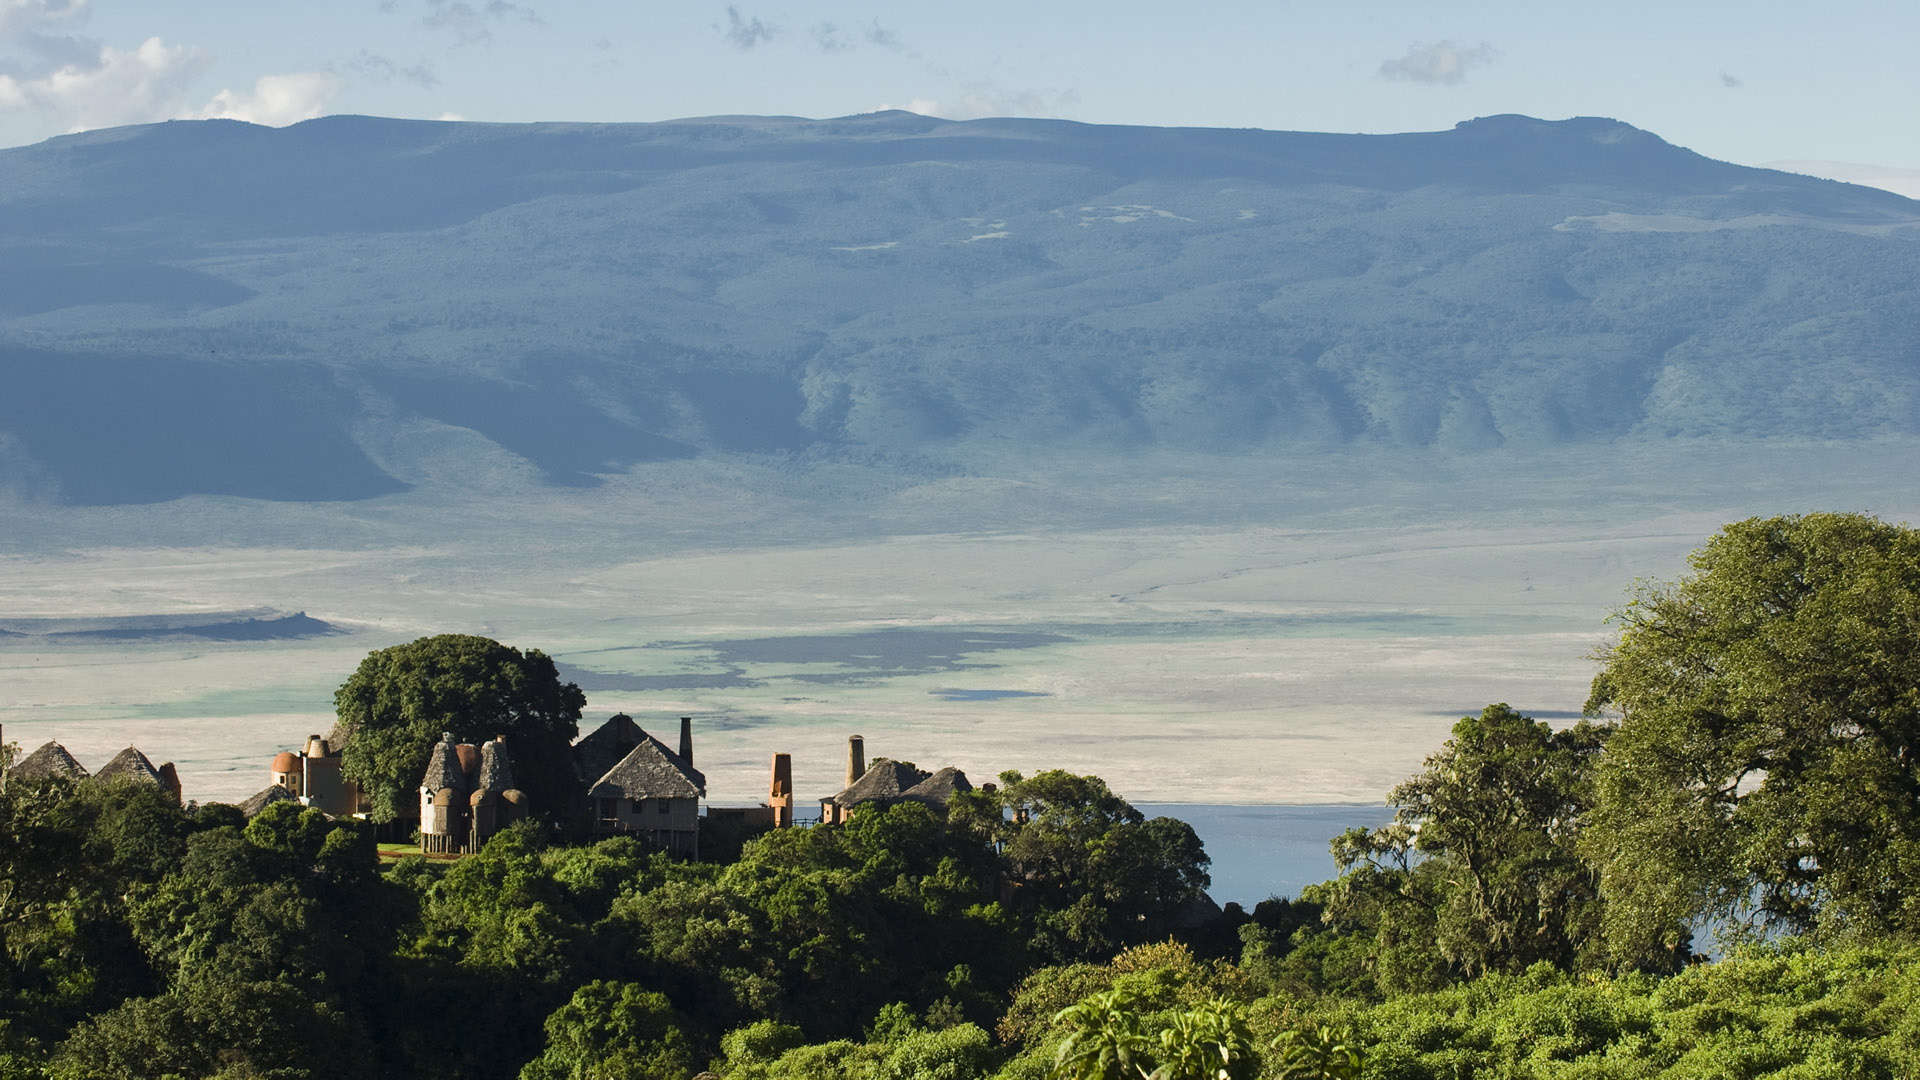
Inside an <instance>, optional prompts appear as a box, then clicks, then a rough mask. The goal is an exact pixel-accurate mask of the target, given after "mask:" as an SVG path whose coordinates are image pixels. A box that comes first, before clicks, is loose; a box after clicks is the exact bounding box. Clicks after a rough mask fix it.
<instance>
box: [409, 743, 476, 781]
mask: <svg viewBox="0 0 1920 1080" xmlns="http://www.w3.org/2000/svg"><path fill="white" fill-rule="evenodd" d="M420 786H421V787H422V788H425V789H426V790H428V791H443V790H445V789H447V788H452V789H453V790H455V791H465V790H467V772H466V770H465V769H462V768H461V767H460V755H459V754H458V753H456V752H455V750H454V746H453V743H451V742H448V741H447V740H445V739H442V740H440V741H439V742H437V743H434V744H433V753H431V754H429V755H427V775H425V776H423V777H421V778H420Z"/></svg>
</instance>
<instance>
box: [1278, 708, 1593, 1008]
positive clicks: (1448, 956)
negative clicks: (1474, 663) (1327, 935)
mask: <svg viewBox="0 0 1920 1080" xmlns="http://www.w3.org/2000/svg"><path fill="white" fill-rule="evenodd" d="M1606 735H1607V729H1605V728H1602V727H1597V726H1594V725H1591V724H1587V723H1581V724H1576V725H1574V726H1572V727H1569V728H1565V729H1563V730H1560V731H1554V730H1553V729H1552V728H1550V727H1549V726H1548V725H1546V724H1544V723H1541V722H1539V721H1537V720H1534V719H1532V718H1531V717H1527V716H1523V715H1521V714H1520V713H1519V712H1516V711H1515V710H1514V709H1513V708H1511V707H1509V706H1507V705H1489V706H1487V707H1486V709H1484V710H1482V712H1481V713H1480V715H1479V716H1468V717H1462V718H1461V720H1460V722H1459V723H1457V724H1455V725H1454V728H1453V737H1452V738H1451V739H1448V740H1447V742H1446V745H1445V746H1443V747H1442V748H1441V749H1440V751H1439V752H1438V753H1436V754H1434V755H1432V756H1430V757H1428V758H1427V760H1426V765H1425V767H1424V768H1423V769H1422V770H1421V771H1420V772H1419V773H1418V774H1416V775H1415V776H1413V777H1412V778H1411V779H1409V780H1407V781H1406V782H1405V783H1403V784H1401V785H1400V786H1398V787H1396V788H1394V789H1393V791H1392V792H1391V793H1390V794H1389V795H1388V796H1387V801H1388V802H1389V803H1391V804H1392V805H1394V806H1395V807H1396V808H1397V814H1396V820H1395V821H1394V823H1393V824H1392V825H1388V826H1385V827H1383V828H1379V829H1372V830H1368V829H1352V830H1349V831H1348V832H1346V833H1345V834H1343V835H1342V836H1340V837H1339V838H1337V839H1336V840H1335V841H1334V845H1333V848H1334V858H1335V860H1336V862H1338V863H1339V864H1340V866H1341V868H1342V874H1341V876H1340V878H1339V879H1338V880H1336V881H1333V882H1330V883H1328V884H1326V885H1323V886H1318V887H1316V889H1315V890H1314V898H1315V899H1316V900H1318V901H1320V902H1322V903H1325V904H1326V907H1327V911H1326V914H1327V918H1328V921H1329V922H1330V923H1332V924H1333V925H1335V926H1338V927H1344V928H1346V930H1347V931H1348V932H1361V933H1369V934H1371V935H1372V937H1373V939H1374V940H1373V949H1372V956H1371V957H1370V961H1371V966H1372V968H1373V980H1374V983H1375V986H1376V988H1377V989H1378V990H1380V991H1382V992H1387V993H1394V992H1401V991H1405V990H1412V989H1420V988H1423V987H1431V986H1435V985H1439V984H1441V983H1444V982H1447V981H1450V980H1452V979H1456V978H1462V977H1466V978H1471V977H1474V976H1477V975H1481V974H1484V973H1486V972H1489V971H1520V970H1523V969H1525V968H1526V967H1528V966H1529V965H1531V964H1534V963H1538V962H1540V961H1547V962H1549V963H1552V964H1554V965H1556V966H1558V967H1562V968H1570V967H1573V966H1576V965H1577V964H1579V963H1581V962H1582V961H1583V960H1587V959H1590V958H1591V953H1592V952H1593V951H1594V950H1593V948H1592V946H1593V943H1594V942H1595V941H1596V939H1597V937H1598V934H1597V931H1598V929H1599V920H1600V903H1599V897H1598V885H1599V883H1598V880H1597V875H1596V874H1595V872H1594V871H1593V869H1592V868H1591V867H1590V866H1588V865H1587V863H1586V862H1585V861H1584V860H1583V859H1582V857H1581V855H1580V853H1579V851H1578V848H1577V844H1576V840H1577V837H1578V835H1579V832H1580V829H1581V827H1582V823H1583V820H1584V817H1585V815H1586V813H1587V812H1588V810H1589V808H1590V807H1591V805H1592V788H1593V781H1592V776H1593V767H1594V765H1593V763H1594V760H1595V758H1596V757H1597V756H1598V755H1599V753H1600V750H1601V747H1602V746H1603V745H1604V743H1605V739H1606Z"/></svg>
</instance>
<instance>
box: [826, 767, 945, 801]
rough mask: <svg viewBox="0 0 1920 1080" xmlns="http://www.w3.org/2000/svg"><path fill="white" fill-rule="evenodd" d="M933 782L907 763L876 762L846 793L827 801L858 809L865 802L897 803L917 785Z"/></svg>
mask: <svg viewBox="0 0 1920 1080" xmlns="http://www.w3.org/2000/svg"><path fill="white" fill-rule="evenodd" d="M927 779H930V778H929V776H928V775H927V774H926V773H924V772H921V771H920V770H919V769H917V768H915V767H914V766H913V765H911V764H909V763H907V762H904V761H895V760H893V759H892V758H874V759H873V764H871V765H869V766H867V771H866V772H864V773H861V774H860V779H858V780H855V781H854V782H853V783H852V784H851V785H849V786H848V788H847V789H846V790H845V791H842V792H841V793H840V794H838V795H835V796H834V797H833V798H831V799H829V800H828V801H829V802H831V803H833V804H834V805H836V806H857V805H859V804H860V803H864V802H875V801H885V800H892V799H898V798H899V797H900V796H902V795H904V794H906V793H907V791H908V790H909V789H911V788H912V787H913V786H914V785H916V784H919V783H921V782H922V781H925V780H927Z"/></svg>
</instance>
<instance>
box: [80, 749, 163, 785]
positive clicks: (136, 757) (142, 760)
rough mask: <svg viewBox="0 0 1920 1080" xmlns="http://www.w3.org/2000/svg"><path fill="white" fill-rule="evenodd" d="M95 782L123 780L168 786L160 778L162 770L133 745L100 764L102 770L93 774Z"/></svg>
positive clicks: (118, 781)
mask: <svg viewBox="0 0 1920 1080" xmlns="http://www.w3.org/2000/svg"><path fill="white" fill-rule="evenodd" d="M93 782H94V783H96V784H111V783H122V782H126V783H135V784H152V785H153V786H154V787H160V788H164V787H166V786H167V785H166V781H164V780H161V779H160V770H158V769H156V768H154V767H153V762H151V761H148V760H147V755H145V754H143V753H141V752H140V751H139V750H137V749H135V748H134V747H131V746H129V747H127V748H126V749H125V750H122V751H120V752H119V753H117V754H115V755H113V760H112V761H109V762H107V763H106V764H105V765H102V766H100V771H99V772H97V773H94V774H93Z"/></svg>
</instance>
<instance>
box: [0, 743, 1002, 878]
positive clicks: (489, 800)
mask: <svg viewBox="0 0 1920 1080" xmlns="http://www.w3.org/2000/svg"><path fill="white" fill-rule="evenodd" d="M679 735H680V737H679V741H678V745H677V746H673V747H670V746H668V745H667V744H666V743H664V742H662V741H661V740H660V739H658V738H656V737H655V736H653V735H650V734H648V733H647V732H646V731H645V730H644V729H642V728H641V727H640V725H639V724H638V723H636V722H635V721H634V719H633V718H632V717H630V716H627V715H626V714H624V713H621V714H619V715H616V716H614V717H612V718H610V719H608V720H607V722H606V723H604V724H601V725H600V726H599V727H598V728H596V729H594V730H593V731H592V732H590V733H588V734H587V735H586V736H585V737H584V738H582V739H580V740H579V741H578V742H576V743H574V744H573V750H572V755H573V767H574V773H575V775H576V777H577V778H578V780H579V783H580V785H581V787H580V790H581V791H582V793H583V796H582V797H583V798H584V799H585V800H586V810H587V819H588V821H589V823H590V824H589V828H590V830H591V832H592V834H593V835H594V836H596V837H604V836H633V837H636V838H638V839H640V840H641V841H642V842H644V843H646V844H647V845H648V846H650V847H653V848H656V849H658V850H661V851H666V852H669V853H672V854H675V855H683V856H688V857H698V855H699V852H700V822H701V818H702V817H703V816H705V817H708V818H713V819H721V820H730V821H735V822H741V823H745V824H748V825H757V826H766V827H772V828H788V827H791V826H793V825H795V824H798V823H799V822H797V821H796V818H795V814H794V805H795V793H794V787H793V758H792V755H790V754H784V753H779V754H774V755H773V761H772V767H771V769H770V770H769V774H768V783H767V797H766V800H765V801H764V802H762V803H760V804H758V805H755V806H731V807H720V806H709V807H706V808H705V814H704V815H703V814H702V806H701V800H703V799H705V798H706V794H707V778H706V776H705V774H703V773H701V772H700V770H698V769H696V768H694V765H693V719H692V717H686V716H683V717H681V718H680V732H679ZM345 742H346V735H345V733H344V732H343V731H342V730H341V729H340V728H338V727H335V728H334V730H333V731H331V732H329V733H328V734H326V735H324V736H321V735H310V736H308V737H307V740H306V743H305V744H304V745H303V746H302V747H301V748H300V749H299V750H297V751H296V750H283V751H281V752H280V753H278V754H275V755H274V757H273V760H272V761H271V762H270V763H269V764H268V767H267V769H268V777H269V779H270V783H269V784H268V785H267V787H266V788H265V789H263V790H261V791H260V792H259V793H257V794H255V795H253V796H252V797H250V798H248V799H247V800H245V801H244V802H242V803H241V804H240V808H241V810H243V811H244V812H245V813H246V814H247V816H248V817H252V816H253V815H255V814H258V813H259V812H260V811H262V810H264V809H265V808H266V807H268V806H271V805H272V804H274V803H276V802H289V801H297V802H299V803H300V804H302V805H304V806H310V807H314V808H316V809H319V810H321V811H323V812H325V813H327V814H330V815H333V816H339V817H350V816H362V815H365V814H367V813H369V812H370V810H371V809H372V807H371V804H370V802H369V800H368V798H367V796H366V794H365V792H363V791H362V790H361V789H360V786H359V785H358V784H356V783H354V781H352V780H351V779H348V778H347V777H346V776H345V775H344V774H343V773H342V771H341V763H342V755H343V753H344V745H345ZM51 775H62V776H69V777H75V778H85V777H87V776H88V773H87V770H86V769H85V768H84V767H83V766H81V765H80V763H79V762H78V761H76V760H74V758H73V755H71V754H69V753H68V752H67V750H66V748H64V747H62V746H61V745H60V744H59V743H57V742H50V743H47V744H46V745H45V746H42V747H40V748H39V749H37V750H35V751H34V752H33V753H31V754H28V755H26V756H25V757H23V758H22V759H21V760H20V761H19V762H17V763H15V765H14V766H13V768H12V769H11V770H10V771H9V772H8V773H7V774H6V776H5V777H0V782H3V781H4V780H5V779H7V778H28V779H37V778H41V777H46V776H51ZM92 778H93V780H95V781H106V780H113V779H124V780H127V781H130V782H136V783H152V784H157V785H158V786H160V787H162V788H163V789H165V790H167V791H169V792H171V793H172V795H173V797H174V798H176V799H178V798H180V796H181V792H180V779H179V775H178V773H177V772H176V770H175V769H174V766H173V764H172V763H171V762H168V763H166V764H163V765H160V766H158V767H156V766H154V765H153V764H152V762H151V761H149V760H148V758H147V756H146V755H145V754H142V753H141V752H140V751H139V750H137V749H135V748H134V747H131V746H130V747H128V748H126V749H125V750H123V751H121V752H120V753H119V755H117V756H116V757H115V758H114V759H113V760H112V761H110V762H108V763H107V764H105V765H103V766H101V768H100V769H99V771H97V772H95V773H93V774H92ZM971 790H973V785H972V784H971V783H969V782H968V781H967V776H966V774H965V773H963V772H961V771H960V770H958V769H955V768H944V769H940V770H939V771H937V772H933V773H928V772H924V771H922V770H920V769H918V768H915V767H914V766H912V765H909V764H907V763H905V762H902V761H895V760H892V759H889V758H884V757H883V758H876V759H874V761H873V762H872V763H871V764H869V763H868V762H867V760H866V741H865V740H864V739H863V738H862V737H861V736H858V735H855V736H852V737H851V738H849V739H848V740H847V772H846V786H845V787H844V788H843V789H842V790H841V791H839V792H837V793H835V794H833V795H829V796H827V797H826V798H823V799H821V800H820V819H819V820H820V821H821V822H822V823H824V824H829V825H835V824H840V823H843V822H845V821H846V820H847V819H848V818H849V817H850V816H851V815H852V814H853V813H854V812H855V811H856V810H858V809H859V808H860V807H863V806H886V805H891V804H894V803H899V802H920V803H925V804H926V805H928V806H931V807H933V808H935V809H944V808H945V806H946V804H947V800H948V799H949V798H951V797H952V796H953V794H954V793H955V792H962V791H971ZM419 795H420V799H419V806H418V816H417V817H415V816H412V815H406V814H403V816H402V818H401V820H399V821H396V822H392V823H389V824H388V825H387V826H386V831H387V832H388V834H389V835H398V836H403V837H404V836H407V835H409V834H411V833H414V832H417V833H418V835H419V838H420V850H421V851H422V852H423V853H436V854H457V853H462V852H468V851H474V850H478V849H479V847H480V846H481V845H483V844H485V843H486V841H487V839H488V838H489V837H491V836H492V835H493V834H494V833H496V832H498V831H499V830H501V829H503V828H505V827H507V826H508V825H511V824H512V823H514V822H515V821H519V820H521V819H523V818H525V817H526V816H527V815H528V814H529V813H530V812H531V810H532V807H531V805H530V804H529V801H528V797H527V794H526V793H525V792H524V791H522V790H520V789H519V788H518V787H516V786H515V785H514V778H513V761H512V753H511V748H510V747H509V746H508V744H507V742H506V740H504V739H502V738H499V737H496V738H494V739H492V740H491V741H488V742H483V743H479V744H474V743H459V742H455V741H454V740H453V737H452V736H451V735H443V736H442V737H441V739H440V741H439V742H438V743H436V744H435V746H434V748H433V751H432V753H431V754H430V755H429V756H428V759H427V768H426V773H425V775H423V776H422V777H421V779H420V789H419Z"/></svg>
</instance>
